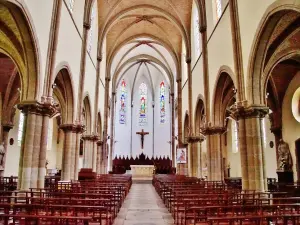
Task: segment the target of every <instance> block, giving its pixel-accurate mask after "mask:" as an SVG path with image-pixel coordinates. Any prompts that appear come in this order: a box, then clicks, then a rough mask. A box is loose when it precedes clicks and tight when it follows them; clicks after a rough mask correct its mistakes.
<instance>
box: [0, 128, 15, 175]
mask: <svg viewBox="0 0 300 225" xmlns="http://www.w3.org/2000/svg"><path fill="white" fill-rule="evenodd" d="M13 126H14V125H13V123H6V124H2V129H3V131H2V142H3V145H4V146H3V147H4V152H5V154H4V156H3V159H2V165H1V167H2V169H3V170H2V171H1V174H0V176H1V177H3V176H4V170H5V163H6V155H7V146H8V134H9V131H10V130H11V129H12V128H13Z"/></svg>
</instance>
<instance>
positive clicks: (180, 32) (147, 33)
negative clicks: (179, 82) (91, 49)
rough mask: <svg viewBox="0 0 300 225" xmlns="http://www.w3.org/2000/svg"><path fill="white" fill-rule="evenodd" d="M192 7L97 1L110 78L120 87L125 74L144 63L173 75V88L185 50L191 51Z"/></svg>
mask: <svg viewBox="0 0 300 225" xmlns="http://www.w3.org/2000/svg"><path fill="white" fill-rule="evenodd" d="M192 5H193V0H98V15H99V18H98V19H99V21H98V24H99V28H100V34H99V35H100V43H103V42H104V41H105V42H106V46H105V45H103V44H101V47H100V52H101V53H102V54H103V53H105V54H106V61H107V71H108V73H109V74H107V75H108V76H110V77H112V78H113V80H114V79H115V83H118V79H120V78H121V77H122V74H123V73H124V71H125V73H126V70H127V71H129V70H128V68H129V67H131V66H132V65H133V64H135V63H139V62H140V61H142V62H143V63H147V64H149V65H150V64H152V65H155V66H156V67H157V68H159V69H160V70H161V71H162V73H165V74H168V75H170V77H169V79H167V82H168V83H169V84H170V86H173V85H174V80H175V79H176V78H175V76H176V74H177V71H178V70H179V68H178V65H179V62H180V61H181V55H182V51H183V49H182V46H183V45H184V46H185V48H186V49H187V51H190V27H191V24H190V23H191V12H192ZM103 47H106V48H105V49H103ZM136 68H138V66H136ZM133 75H134V73H133Z"/></svg>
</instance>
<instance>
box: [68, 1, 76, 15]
mask: <svg viewBox="0 0 300 225" xmlns="http://www.w3.org/2000/svg"><path fill="white" fill-rule="evenodd" d="M74 2H75V0H69V3H68V8H69V10H70V11H71V12H73V8H74Z"/></svg>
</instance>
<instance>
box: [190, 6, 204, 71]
mask: <svg viewBox="0 0 300 225" xmlns="http://www.w3.org/2000/svg"><path fill="white" fill-rule="evenodd" d="M198 15H199V12H198V8H197V6H196V3H195V1H193V9H192V16H191V46H192V64H191V65H192V67H193V66H194V65H195V64H196V62H197V60H198V58H199V56H200V54H201V52H202V41H201V33H200V31H199V23H198V24H197V23H196V19H195V18H197V19H198V21H199V16H198ZM196 32H197V33H198V39H197V35H196V34H195V33H196ZM197 44H198V46H200V48H199V50H200V54H199V55H198V54H196V53H197V51H196V46H197Z"/></svg>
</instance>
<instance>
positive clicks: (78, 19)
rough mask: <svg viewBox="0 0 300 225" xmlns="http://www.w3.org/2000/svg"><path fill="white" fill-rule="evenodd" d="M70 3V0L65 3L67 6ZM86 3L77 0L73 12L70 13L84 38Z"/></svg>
mask: <svg viewBox="0 0 300 225" xmlns="http://www.w3.org/2000/svg"><path fill="white" fill-rule="evenodd" d="M68 2H69V0H65V1H64V3H65V4H68ZM84 3H85V1H81V0H75V1H74V6H73V12H70V14H71V16H72V17H73V20H74V22H75V26H76V27H77V29H78V32H79V35H80V36H82V32H83V16H84Z"/></svg>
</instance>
